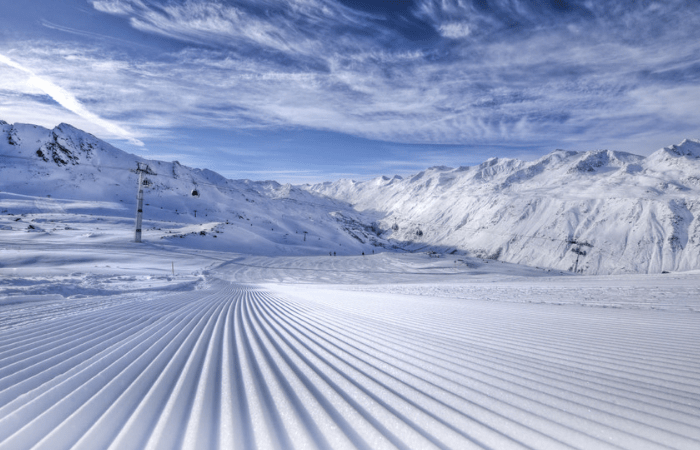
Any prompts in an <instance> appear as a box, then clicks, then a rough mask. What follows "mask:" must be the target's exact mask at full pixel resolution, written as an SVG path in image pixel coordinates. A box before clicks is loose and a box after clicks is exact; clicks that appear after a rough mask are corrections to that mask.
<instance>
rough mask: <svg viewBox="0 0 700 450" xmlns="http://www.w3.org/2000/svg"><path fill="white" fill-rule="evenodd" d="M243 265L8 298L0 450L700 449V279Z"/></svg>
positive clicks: (355, 264)
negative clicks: (114, 289)
mask: <svg viewBox="0 0 700 450" xmlns="http://www.w3.org/2000/svg"><path fill="white" fill-rule="evenodd" d="M392 258H393V259H392ZM402 258H403V259H402ZM420 258H422V259H420ZM232 261H233V262H229V263H224V264H222V265H221V266H220V267H219V268H218V269H214V270H211V271H210V272H209V273H208V275H207V284H206V286H205V288H203V289H198V290H190V291H186V292H177V293H167V292H149V293H142V294H134V293H130V294H123V295H111V296H110V295H108V296H99V297H79V298H71V299H64V300H47V301H33V302H26V301H23V302H19V303H11V302H9V303H6V304H3V305H0V449H23V448H45V449H63V448H76V449H95V448H113V449H138V448H153V449H171V448H191V449H209V448H240V449H252V448H260V449H273V448H279V449H293V448H334V449H336V448H337V449H345V448H348V449H349V448H367V449H384V448H387V449H388V448H411V449H423V448H426V449H429V448H443V449H445V448H449V449H469V448H492V449H509V448H535V449H560V448H584V449H608V448H610V449H619V448H626V449H656V448H674V449H697V448H700V348H699V347H698V342H700V314H698V312H697V309H696V307H697V303H695V304H694V305H688V307H687V308H682V307H679V306H678V305H679V302H680V301H681V300H682V298H683V296H688V297H690V296H692V294H693V292H695V293H697V294H700V284H699V283H698V282H697V274H688V275H683V274H671V275H667V276H666V277H667V278H664V276H663V275H659V276H657V278H653V279H652V278H648V277H646V278H644V280H646V282H647V283H649V284H650V285H652V284H653V285H654V287H655V289H656V291H655V292H656V294H661V295H660V296H659V297H658V298H659V299H660V300H662V299H663V298H664V295H665V296H666V297H669V298H678V299H681V300H679V301H678V302H676V303H674V305H675V306H674V307H673V308H670V309H669V308H666V307H665V306H664V303H663V302H662V301H660V302H659V303H658V305H657V304H655V303H653V302H652V303H650V302H648V301H643V300H644V299H640V301H639V302H635V299H634V298H631V297H630V298H627V299H626V301H625V302H621V303H618V304H615V305H609V304H606V303H605V301H604V299H603V300H601V302H599V303H597V304H595V305H588V306H582V303H580V302H578V303H577V300H579V299H580V298H579V297H580V295H582V294H580V290H581V288H583V287H586V286H588V287H591V284H592V283H594V282H592V281H590V279H589V278H586V277H576V276H572V277H558V278H557V279H556V280H555V285H556V289H557V290H558V291H557V292H558V294H557V295H558V296H561V299H560V300H561V301H560V303H561V304H552V303H549V302H546V301H545V302H541V301H540V295H541V291H542V290H544V289H547V287H548V286H551V283H552V282H553V281H552V279H551V278H549V279H545V278H537V277H534V276H533V277H531V278H527V277H524V276H522V274H518V273H513V274H511V275H509V276H501V278H500V279H498V278H497V277H495V276H494V275H493V274H488V273H484V272H479V271H478V270H473V271H472V272H471V277H472V278H469V275H470V274H469V271H468V270H466V269H465V270H463V271H462V270H458V269H455V268H454V267H445V266H446V263H447V262H448V261H441V262H436V261H434V260H431V259H430V258H427V256H426V255H394V256H391V255H375V256H367V257H366V258H362V257H356V258H347V259H346V258H340V257H338V258H331V257H326V258H325V259H322V258H320V257H318V258H316V259H313V258H287V259H285V258H269V259H268V260H267V261H263V260H261V259H260V258H258V259H256V258H248V259H246V258H238V259H233V260H232ZM314 261H315V262H314ZM323 261H326V263H325V269H324V266H323V264H322V262H323ZM376 261H381V267H385V268H387V267H388V269H385V270H384V273H381V271H380V270H378V269H377V267H379V266H377V265H376V264H375V263H376ZM450 263H451V264H453V265H455V264H457V263H455V262H450ZM305 264H306V265H305ZM484 265H485V266H492V265H493V264H484ZM314 267H315V269H313V268H314ZM324 272H325V273H326V275H324ZM363 272H364V274H365V275H364V276H365V277H366V281H368V283H369V284H365V285H364V286H362V287H358V286H357V285H356V284H354V283H353V285H346V284H337V283H345V282H348V277H350V281H351V282H352V280H353V279H356V278H357V277H360V276H361V274H362V273H363ZM516 275H517V276H516ZM324 276H325V277H326V278H324ZM671 277H673V278H671ZM405 278H413V280H414V281H415V282H418V284H410V283H408V284H407V283H406V282H405V281H403V280H404V279H405ZM431 279H434V280H436V281H440V283H442V282H443V281H444V280H445V279H449V280H452V282H453V283H454V284H453V285H452V289H453V290H452V291H449V290H448V291H444V292H442V294H441V295H434V293H435V292H436V291H435V289H438V287H439V286H443V284H440V285H439V286H438V285H431V284H430V280H431ZM470 279H471V281H469V280H470ZM601 279H605V278H604V277H601ZM641 279H642V278H639V279H635V278H633V277H628V278H625V277H618V278H607V279H606V280H607V283H609V284H610V289H618V295H617V296H616V298H617V299H621V298H622V297H624V295H625V292H627V293H631V294H629V295H639V293H638V292H637V291H635V290H634V289H633V288H634V287H635V284H636V283H637V281H639V280H641ZM266 280H267V283H264V282H265V281H266ZM282 280H284V282H283V283H280V282H279V281H282ZM271 281H274V282H271ZM310 281H315V283H313V284H308V283H309V282H310ZM392 281H399V282H400V283H399V284H392ZM253 282H254V283H255V284H252V283H253ZM613 285H614V286H613ZM395 286H401V287H402V289H403V291H402V292H391V290H392V289H393V287H395ZM460 286H461V288H459V287H460ZM359 288H362V289H363V291H358V290H357V289H359ZM458 288H459V289H458ZM471 288H478V289H477V290H476V291H475V292H478V295H475V296H473V297H471V298H459V296H458V295H453V294H450V292H453V293H454V292H457V291H459V292H462V293H464V292H471V291H469V289H471ZM625 288H627V290H625ZM460 289H461V290H460ZM489 289H491V290H492V291H493V293H494V294H498V295H493V296H491V297H490V296H489ZM504 289H505V291H504ZM508 289H510V292H512V293H516V292H517V293H518V295H517V296H516V295H511V297H512V298H511V300H512V301H509V300H508V298H506V299H505V300H504V299H503V297H504V295H505V294H504V292H509V291H508ZM538 289H539V291H538ZM538 292H539V293H538ZM499 295H500V297H501V298H500V299H499V297H498V296H499ZM528 296H529V297H528ZM506 297H507V296H506ZM691 303H692V302H691ZM590 306H594V307H590ZM608 306H614V307H608ZM657 306H658V308H657Z"/></svg>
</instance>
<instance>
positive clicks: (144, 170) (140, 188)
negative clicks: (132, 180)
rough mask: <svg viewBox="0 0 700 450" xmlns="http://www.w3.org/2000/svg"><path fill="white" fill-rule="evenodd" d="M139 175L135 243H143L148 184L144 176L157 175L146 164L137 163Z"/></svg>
mask: <svg viewBox="0 0 700 450" xmlns="http://www.w3.org/2000/svg"><path fill="white" fill-rule="evenodd" d="M135 172H136V173H137V174H139V186H138V193H137V194H136V231H135V232H134V242H141V220H142V219H143V186H144V185H146V184H150V183H147V180H145V179H144V177H143V176H144V174H146V175H156V173H155V172H153V171H152V170H151V168H150V167H148V164H145V163H140V162H137V163H136V171H135Z"/></svg>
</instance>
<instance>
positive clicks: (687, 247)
mask: <svg viewBox="0 0 700 450" xmlns="http://www.w3.org/2000/svg"><path fill="white" fill-rule="evenodd" d="M137 162H140V163H145V164H148V166H149V167H150V169H151V170H152V171H153V172H154V173H155V174H156V175H149V176H148V177H147V178H148V182H149V187H148V189H147V191H146V200H145V202H146V205H145V213H144V220H146V226H147V227H148V226H149V225H148V224H149V220H150V221H151V222H150V226H151V227H152V228H153V229H156V228H157V227H158V223H157V222H158V221H161V222H163V221H168V222H178V223H184V224H191V225H192V227H190V228H183V231H182V232H181V233H170V234H169V235H166V236H162V235H161V236H160V238H163V239H166V240H169V241H168V242H173V243H175V242H177V243H178V244H179V245H186V244H187V242H188V240H192V239H197V240H198V241H197V244H196V245H197V246H199V247H202V246H204V247H207V248H221V249H226V250H230V251H241V252H246V253H253V254H326V253H328V252H329V251H335V252H337V254H339V255H340V254H359V253H360V252H362V251H371V249H372V248H374V246H383V247H387V248H404V249H408V250H417V249H425V250H435V251H437V252H440V253H453V252H455V253H459V254H463V253H467V254H470V255H472V256H481V257H485V258H493V259H499V260H502V261H507V262H514V263H519V264H526V265H530V266H539V267H551V268H557V269H561V270H570V271H576V272H581V273H598V274H605V273H620V272H642V273H652V272H661V271H674V270H690V269H697V268H700V220H699V219H698V217H699V216H700V195H699V194H700V142H698V141H695V140H685V141H683V142H682V143H681V144H680V145H673V146H670V147H667V148H663V149H661V150H659V151H657V152H656V153H654V154H652V155H650V156H648V157H646V158H645V157H642V156H637V155H633V154H629V153H622V152H614V151H608V150H596V151H590V152H571V151H563V150H556V151H554V152H552V153H551V154H549V155H546V156H544V157H542V158H540V159H538V160H536V161H530V162H525V161H519V160H515V159H497V158H492V159H489V160H487V161H486V162H484V163H483V164H481V165H479V166H475V167H459V168H456V169H454V168H449V167H433V168H430V169H428V170H425V171H423V172H420V173H418V174H415V175H413V176H410V177H406V178H402V177H400V176H394V177H392V178H389V177H379V178H376V179H374V180H370V181H365V182H356V181H351V180H339V181H336V182H328V183H323V184H318V185H313V186H309V185H306V186H291V185H281V184H279V183H276V182H274V181H261V182H253V181H249V180H229V179H226V178H224V177H222V176H221V175H219V174H217V173H215V172H212V171H210V170H206V169H192V168H189V167H186V166H183V165H181V164H179V163H178V162H162V161H153V160H146V159H144V158H140V157H138V156H135V155H132V154H128V153H126V152H123V151H121V150H119V149H117V148H115V147H113V146H111V145H109V144H107V143H106V142H104V141H101V140H100V139H98V138H96V137H94V136H92V135H90V134H88V133H85V132H83V131H80V130H78V129H76V128H74V127H72V126H70V125H66V124H61V125H59V126H57V127H56V128H54V129H53V130H48V129H46V128H42V127H39V126H35V125H26V124H14V125H10V124H8V123H6V122H2V121H0V174H1V176H0V190H2V191H3V192H5V193H14V194H21V195H27V196H33V197H36V198H43V199H46V200H42V201H35V202H34V207H35V208H36V210H37V211H51V209H52V208H60V201H59V200H60V199H72V200H86V201H90V202H92V203H90V204H89V205H87V204H86V205H85V207H84V209H83V210H81V209H80V206H79V205H80V204H79V203H75V202H73V203H71V206H70V208H72V212H75V213H88V212H89V213H99V214H103V215H113V216H123V217H125V218H132V217H133V215H134V204H135V197H136V184H137V176H136V173H135V172H134V171H133V169H135V168H136V163H137ZM193 194H198V195H193ZM95 202H97V203H95ZM96 204H97V205H99V207H98V208H97V209H98V210H97V211H96V210H95V205H96ZM6 213H9V212H6ZM147 231H148V230H147V229H146V233H145V235H144V236H145V238H146V239H147V238H148V232H147ZM201 231H207V232H210V233H209V236H210V237H213V236H217V237H218V238H219V239H218V240H217V239H209V238H202V237H199V236H206V234H205V235H202V234H200V232H201ZM193 235H196V236H197V237H193ZM178 239H181V240H178ZM207 239H208V240H207ZM203 243H204V244H203Z"/></svg>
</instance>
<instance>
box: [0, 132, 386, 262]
mask: <svg viewBox="0 0 700 450" xmlns="http://www.w3.org/2000/svg"><path fill="white" fill-rule="evenodd" d="M137 163H143V164H146V165H148V167H149V169H150V170H151V172H153V173H154V174H155V175H147V176H146V180H147V183H148V187H147V188H146V192H145V200H144V202H145V205H144V240H148V239H149V235H150V236H156V237H159V238H163V239H166V242H171V243H174V244H177V245H191V246H195V247H197V248H211V249H220V250H227V251H239V252H245V253H251V254H301V255H303V254H328V252H330V251H335V252H336V253H337V254H338V255H346V254H352V255H359V254H360V253H361V252H362V251H369V252H371V250H372V249H373V248H374V246H375V245H384V246H388V245H390V244H389V243H387V242H385V241H383V240H381V239H378V238H377V237H376V235H375V234H374V233H373V232H372V230H371V228H370V227H369V226H367V225H365V223H369V222H370V221H369V220H367V219H366V218H365V217H364V215H363V214H361V213H358V212H357V211H355V210H354V209H352V208H351V207H350V205H348V204H347V203H346V202H342V201H337V200H333V199H329V198H327V197H323V196H319V195H318V194H313V193H310V192H307V191H305V190H302V189H300V188H298V187H294V186H291V185H288V184H287V185H281V184H279V183H277V182H275V181H260V182H254V181H250V180H229V179H226V178H224V177H223V176H221V175H219V174H217V173H216V172H213V171H211V170H207V169H193V168H189V167H186V166H183V165H181V164H180V163H178V162H177V161H175V162H163V161H155V160H147V159H144V158H141V157H138V156H136V155H132V154H129V153H126V152H123V151H121V150H119V149H117V148H115V147H113V146H111V145H110V144H108V143H106V142H104V141H102V140H100V139H98V138H96V137H95V136H93V135H91V134H88V133H85V132H83V131H81V130H78V129H76V128H74V127H72V126H71V125H67V124H60V125H58V126H57V127H55V128H54V129H53V130H48V129H46V128H43V127H40V126H36V125H27V124H14V125H10V124H8V123H7V122H4V121H0V191H3V192H4V193H13V194H21V195H24V196H32V197H34V198H38V199H42V200H36V201H34V202H33V203H32V205H33V206H32V208H30V209H29V210H27V208H26V207H24V209H22V210H20V209H17V208H15V209H16V210H13V211H10V210H9V209H7V210H6V211H3V213H5V214H12V213H15V214H17V213H20V212H23V213H32V212H44V213H46V212H51V211H54V210H55V211H57V212H59V211H60V210H65V209H70V211H69V212H73V213H76V214H95V215H107V216H122V217H125V218H129V219H130V220H133V217H134V216H135V203H136V192H137V184H138V181H137V180H138V176H137V174H136V172H135V169H136V167H137ZM65 199H70V200H85V201H87V202H86V203H85V204H84V205H83V206H81V204H80V203H79V202H78V203H76V202H75V201H72V202H70V203H65V202H63V201H62V200H65ZM25 203H26V202H25ZM10 209H11V208H10ZM64 212H65V211H64ZM165 222H168V223H169V222H174V223H181V224H185V225H187V224H191V226H188V227H183V228H182V231H181V232H171V233H170V234H169V235H166V236H162V234H163V233H155V231H162V230H160V228H163V227H162V226H161V225H160V224H161V223H165ZM25 226H26V225H25ZM126 227H133V225H131V224H130V223H129V221H125V228H126ZM149 227H150V228H151V230H150V231H154V232H149ZM214 237H216V239H214ZM151 239H152V238H151ZM193 240H194V241H196V242H188V241H193Z"/></svg>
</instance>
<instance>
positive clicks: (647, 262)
mask: <svg viewBox="0 0 700 450" xmlns="http://www.w3.org/2000/svg"><path fill="white" fill-rule="evenodd" d="M306 188H307V189H308V190H309V192H313V193H318V194H323V195H326V196H328V197H331V198H334V199H338V200H344V201H347V202H351V203H352V204H353V205H354V207H355V208H356V209H358V210H360V211H365V212H367V213H368V214H370V213H371V214H373V215H374V217H373V219H374V220H376V221H377V222H378V223H379V228H381V233H380V235H381V237H383V238H387V239H394V240H398V241H402V242H405V243H409V245H408V246H409V247H410V248H421V247H433V248H437V249H439V250H440V251H443V252H451V251H453V250H455V249H457V250H460V251H465V250H466V251H468V252H469V253H471V254H472V255H475V256H482V257H487V258H494V259H499V260H504V261H508V262H513V263H519V264H526V265H530V266H545V267H553V268H557V269H561V270H570V271H576V272H582V273H589V274H606V273H624V272H642V273H645V272H646V273H654V272H661V271H674V270H690V269H695V268H699V267H700V220H699V219H698V217H699V216H700V142H698V141H694V140H685V141H683V142H682V143H681V144H680V145H674V146H671V147H667V148H664V149H661V150H659V151H657V152H656V153H654V154H652V155H650V156H649V157H646V158H644V157H641V156H637V155H632V154H629V153H622V152H614V151H608V150H597V151H590V152H580V153H579V152H570V151H563V150H556V151H554V152H552V153H551V154H549V155H546V156H544V157H542V158H540V159H538V160H536V161H532V162H524V161H519V160H513V159H497V158H492V159H489V160H487V161H486V162H484V163H483V164H481V165H479V166H476V167H460V168H457V169H453V168H449V167H433V168H430V169H428V170H425V171H423V172H420V173H418V174H416V175H414V176H411V177H408V178H405V179H403V178H401V177H393V178H388V177H380V178H377V179H374V180H371V181H367V182H355V181H350V180H340V181H337V182H334V183H324V184H318V185H314V186H306Z"/></svg>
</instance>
